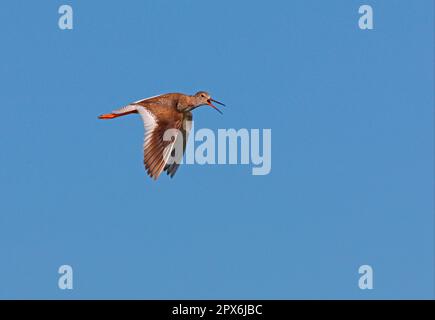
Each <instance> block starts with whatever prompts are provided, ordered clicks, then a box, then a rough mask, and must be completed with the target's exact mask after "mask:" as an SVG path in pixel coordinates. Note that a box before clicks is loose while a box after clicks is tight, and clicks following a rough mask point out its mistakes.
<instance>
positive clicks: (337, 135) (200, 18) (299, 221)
mask: <svg viewBox="0 0 435 320" xmlns="http://www.w3.org/2000/svg"><path fill="white" fill-rule="evenodd" d="M65 3H67V4H70V5H72V6H73V9H74V30H72V31H61V30H59V28H58V26H57V23H58V17H59V15H58V13H57V10H58V8H59V6H60V5H61V4H65ZM361 4H370V5H372V6H373V9H374V18H375V21H374V23H375V30H373V31H362V30H360V29H359V28H358V17H359V14H358V8H359V6H360V5H361ZM433 10H434V8H433V1H430V0H419V1H374V0H367V1H349V0H346V1H345V0H342V1H338V0H337V1H334V0H329V1H320V0H319V1H306V0H304V1H229V0H226V1H199V0H197V1H124V2H122V3H121V2H119V1H112V2H110V1H68V2H63V1H11V0H9V1H2V2H1V4H0V35H1V41H2V46H1V50H0V58H1V59H0V84H1V90H0V98H1V116H0V137H1V138H0V149H1V153H0V164H1V165H0V181H1V183H0V195H1V196H0V199H1V201H0V298H61V299H70V298H145V299H164V298H174V299H177V298H184V299H197V298H198V299H201V298H246V299H251V298H258V299H263V298H266V299H272V298H277V299H290V298H351V299H367V298H375V299H377V298H433V297H434V264H433V262H434V215H433V213H434V199H433V195H434V172H433V171H434V170H433V168H434V167H433V163H434V153H433V151H434V150H433V143H434V141H433V115H434V113H433V103H434V97H433V89H434V80H433V70H434V68H433V63H434V62H433V60H434V47H433V39H434V37H433V23H434V21H433V19H434V14H433V12H434V11H433ZM198 90H208V91H210V92H211V93H213V94H214V96H215V97H216V99H218V100H222V101H224V102H225V103H226V104H227V105H229V107H228V108H226V109H225V113H224V115H223V116H220V115H219V114H218V113H216V112H214V111H213V110H211V109H210V108H203V109H200V110H197V111H196V112H195V113H194V117H195V127H196V128H197V129H199V128H202V127H205V128H211V129H213V130H217V129H218V128H271V129H272V140H273V141H272V172H271V174H270V175H268V176H261V177H260V176H252V175H251V168H250V167H249V166H246V165H233V166H229V165H227V166H217V165H216V166H200V165H189V166H184V167H181V168H180V170H179V171H178V173H177V174H176V176H175V178H174V179H173V180H171V179H169V178H167V177H166V176H162V177H161V179H159V180H158V181H157V182H153V181H151V180H150V179H149V178H147V176H146V174H145V171H144V169H143V165H142V139H143V126H142V124H141V121H140V119H139V117H138V116H130V117H126V118H122V119H117V120H116V121H115V120H114V121H112V122H107V121H106V122H103V121H98V119H97V115H99V114H101V113H103V112H108V111H111V110H113V109H114V108H117V107H120V106H122V105H123V104H125V103H128V102H131V101H135V100H137V99H140V98H143V97H147V96H151V95H155V94H158V93H163V92H172V91H179V92H186V93H194V92H196V91H198ZM62 264H69V265H71V266H72V267H73V268H74V290H72V291H61V290H59V289H58V287H57V281H58V276H59V275H58V274H57V269H58V267H59V266H60V265H62ZM363 264H369V265H371V266H372V267H373V268H374V287H375V288H374V289H373V290H371V291H368V290H365V291H362V290H360V289H359V288H358V277H359V275H358V267H359V266H360V265H363Z"/></svg>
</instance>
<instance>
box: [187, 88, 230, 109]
mask: <svg viewBox="0 0 435 320" xmlns="http://www.w3.org/2000/svg"><path fill="white" fill-rule="evenodd" d="M193 97H194V98H195V104H196V107H199V106H205V105H208V106H210V107H212V108H213V109H215V110H217V111H218V112H219V113H220V114H222V111H220V110H219V109H218V108H217V107H216V106H215V105H213V104H212V102H215V103H217V104H220V105H221V106H225V105H224V104H223V103H222V102H219V101H216V100H214V99H212V98H211V97H210V94H208V92H205V91H199V92H197V93H196V94H195V95H194V96H193Z"/></svg>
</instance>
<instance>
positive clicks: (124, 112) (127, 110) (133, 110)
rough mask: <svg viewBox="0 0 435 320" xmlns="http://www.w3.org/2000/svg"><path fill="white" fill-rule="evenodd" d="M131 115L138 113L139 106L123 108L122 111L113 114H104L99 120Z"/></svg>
mask: <svg viewBox="0 0 435 320" xmlns="http://www.w3.org/2000/svg"><path fill="white" fill-rule="evenodd" d="M131 113H137V106H135V105H128V106H125V107H122V108H121V109H118V110H115V111H112V112H111V113H106V114H102V115H101V116H99V117H98V119H103V120H108V119H113V118H118V117H122V116H126V115H128V114H131Z"/></svg>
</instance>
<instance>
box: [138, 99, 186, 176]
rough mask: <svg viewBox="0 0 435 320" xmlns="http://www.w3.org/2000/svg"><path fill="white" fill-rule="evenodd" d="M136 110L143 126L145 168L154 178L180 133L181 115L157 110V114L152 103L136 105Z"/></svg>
mask: <svg viewBox="0 0 435 320" xmlns="http://www.w3.org/2000/svg"><path fill="white" fill-rule="evenodd" d="M137 111H138V112H139V114H140V115H141V116H142V120H143V122H144V127H145V139H144V165H145V169H146V170H147V172H148V174H149V176H150V177H151V178H153V179H155V180H156V179H157V178H158V177H159V176H160V174H161V173H162V171H163V169H164V168H165V165H166V164H167V162H168V160H169V159H170V157H171V154H172V152H173V149H174V146H175V143H176V141H177V140H178V139H177V136H178V135H182V134H181V128H182V125H183V121H182V116H181V115H179V114H178V113H171V112H166V113H165V112H159V113H158V116H157V115H156V114H155V113H154V112H156V111H155V110H153V108H152V105H149V106H146V107H145V106H142V105H137ZM177 116H178V119H177Z"/></svg>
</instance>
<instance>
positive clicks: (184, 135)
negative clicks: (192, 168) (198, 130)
mask: <svg viewBox="0 0 435 320" xmlns="http://www.w3.org/2000/svg"><path fill="white" fill-rule="evenodd" d="M191 129H192V113H191V112H188V113H186V115H185V117H184V118H183V123H182V126H181V128H180V132H181V135H178V136H177V140H176V141H175V147H176V148H180V145H182V148H183V149H182V152H178V153H177V154H176V155H175V158H174V159H173V160H174V161H173V162H172V163H170V164H169V163H168V164H166V165H165V169H164V170H165V171H166V173H167V174H168V175H169V176H170V177H171V178H172V177H174V175H175V173H176V172H177V170H178V167H179V166H180V163H181V160H182V159H183V155H184V153H185V152H186V144H187V140H188V139H189V133H190V130H191Z"/></svg>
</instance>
